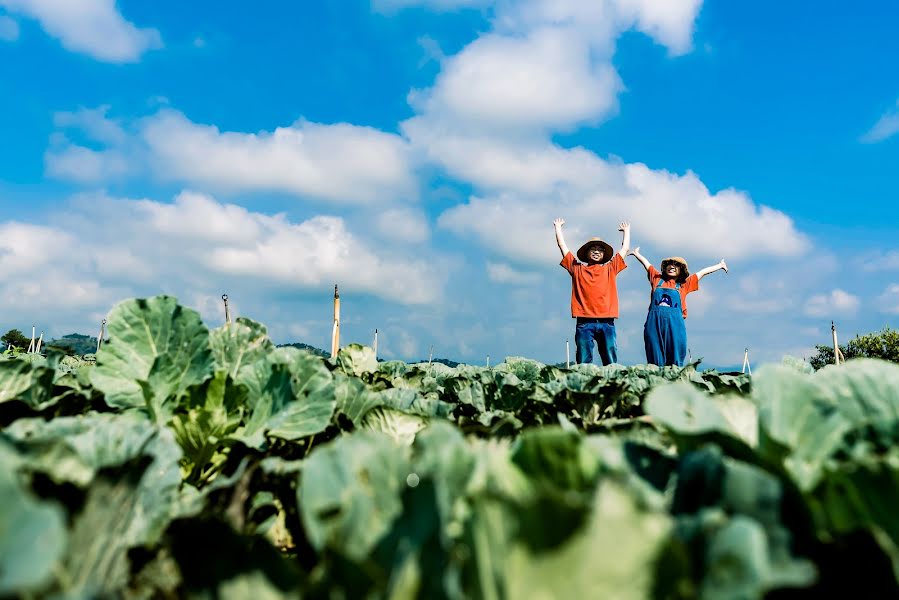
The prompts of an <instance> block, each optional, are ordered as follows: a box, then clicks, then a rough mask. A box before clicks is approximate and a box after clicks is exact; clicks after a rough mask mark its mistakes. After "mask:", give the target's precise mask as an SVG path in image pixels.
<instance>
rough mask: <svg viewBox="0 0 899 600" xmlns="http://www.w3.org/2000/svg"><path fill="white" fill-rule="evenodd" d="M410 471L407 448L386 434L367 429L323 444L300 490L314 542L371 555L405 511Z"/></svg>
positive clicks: (307, 468)
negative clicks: (401, 495) (402, 493)
mask: <svg viewBox="0 0 899 600" xmlns="http://www.w3.org/2000/svg"><path fill="white" fill-rule="evenodd" d="M410 474H411V471H410V465H409V458H408V456H407V452H406V450H405V449H404V448H402V447H401V446H398V445H396V444H395V443H394V442H393V440H391V439H390V438H389V437H387V436H385V435H383V434H378V433H375V432H368V431H361V432H357V433H354V434H353V435H351V436H348V437H343V438H339V439H338V440H336V441H334V442H332V443H329V444H328V445H326V446H322V447H319V448H317V449H316V451H315V452H313V453H312V455H311V456H310V457H309V459H307V461H306V465H305V467H304V469H303V474H302V477H301V480H300V486H299V489H298V492H297V494H298V500H299V507H300V515H301V517H302V519H303V526H304V528H305V530H306V533H307V534H308V537H309V541H310V542H311V543H312V545H313V547H314V548H315V549H316V550H319V551H322V550H324V549H325V548H326V547H328V548H331V549H332V550H335V551H338V552H339V553H341V554H342V555H344V556H347V557H349V558H351V559H354V560H357V561H361V560H363V559H365V558H366V557H367V556H368V555H369V553H370V552H371V551H372V549H373V548H374V546H375V544H377V543H378V541H379V540H380V539H381V538H383V537H384V536H385V535H386V534H387V532H388V531H389V530H390V528H391V527H392V525H393V522H394V520H395V519H396V518H397V517H398V516H399V514H400V512H401V510H402V502H401V499H400V494H401V492H402V490H403V488H404V487H405V486H406V485H407V478H408V477H409V476H410Z"/></svg>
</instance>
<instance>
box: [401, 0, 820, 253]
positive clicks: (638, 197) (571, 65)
mask: <svg viewBox="0 0 899 600" xmlns="http://www.w3.org/2000/svg"><path fill="white" fill-rule="evenodd" d="M701 4H702V3H701V1H699V0H683V1H672V2H655V1H652V0H602V1H597V2H583V1H581V0H524V1H522V2H515V3H512V2H497V3H496V4H495V15H494V19H493V21H492V24H493V29H492V30H491V31H489V32H487V33H485V34H483V35H481V36H480V37H479V38H478V39H476V40H475V41H473V42H471V43H470V44H469V45H467V46H466V47H464V48H463V49H462V50H461V51H460V52H459V53H458V54H456V55H454V56H451V57H448V58H446V59H445V60H444V61H443V64H442V70H441V72H440V74H439V75H438V76H437V78H436V81H435V83H434V85H433V86H432V87H430V88H429V89H426V90H422V91H414V92H412V93H411V94H410V103H411V104H412V106H413V107H414V108H415V109H416V111H417V112H418V114H417V115H416V116H415V117H412V118H410V119H408V120H406V121H405V122H403V123H402V124H401V130H402V132H403V133H404V135H405V136H406V137H407V138H408V139H409V140H410V142H411V144H412V146H413V147H414V148H415V149H416V151H418V153H419V154H420V155H422V156H423V157H426V159H427V160H429V161H431V162H433V163H436V164H438V165H440V166H441V167H443V169H445V171H446V172H447V173H448V174H450V175H451V176H453V177H455V178H458V179H461V180H463V181H465V182H468V183H471V184H473V185H474V187H475V193H474V195H473V197H472V198H471V199H470V201H469V202H468V203H467V204H461V205H457V206H455V207H452V208H450V209H448V210H446V211H445V212H444V213H443V214H442V215H441V217H440V219H439V221H438V223H439V225H440V226H442V227H444V228H446V229H448V230H450V231H453V232H455V233H457V234H460V235H465V236H468V237H470V238H474V239H476V240H477V241H479V242H480V243H481V244H482V245H483V246H485V247H486V248H488V249H489V250H490V251H492V252H494V253H495V254H496V255H497V256H498V257H502V258H504V259H508V260H513V261H515V262H522V261H524V262H525V263H529V264H534V265H536V264H547V261H549V260H550V258H551V256H552V255H553V254H554V252H555V250H554V245H553V244H552V239H551V229H550V228H549V227H548V224H549V223H551V222H552V219H553V218H554V217H556V216H560V215H561V216H564V217H565V218H567V219H568V221H569V223H570V232H569V233H570V237H571V238H572V239H571V240H570V244H569V245H574V244H575V240H580V239H584V238H586V237H590V236H593V235H597V233H598V231H597V228H599V229H601V230H602V229H604V231H603V235H606V236H609V235H611V237H614V238H618V234H617V232H615V231H614V224H615V223H617V222H618V221H619V220H621V219H625V218H627V219H630V220H631V221H633V222H634V226H635V232H636V235H637V236H638V237H637V240H638V243H646V244H649V245H651V246H654V247H656V248H664V249H667V248H671V251H677V252H683V253H691V254H696V255H699V256H700V257H711V256H717V257H718V258H720V257H721V255H725V256H726V257H728V258H740V257H746V256H795V255H798V254H801V253H802V252H803V251H805V250H806V249H807V247H808V246H809V243H808V241H807V239H806V238H805V236H803V235H802V234H801V233H799V232H798V231H797V230H796V228H795V226H794V224H793V222H792V220H791V219H790V218H789V217H788V216H787V215H785V214H784V213H782V212H780V211H777V210H775V209H772V208H769V207H767V206H763V205H757V204H756V203H754V202H753V201H752V200H751V199H750V198H749V196H748V195H747V194H745V193H742V192H738V191H735V190H729V189H725V190H721V191H718V192H715V193H712V192H711V191H710V190H709V189H708V188H707V187H706V186H705V185H704V184H703V183H702V181H701V180H700V179H699V177H697V176H696V175H695V174H694V173H692V172H689V171H688V172H687V173H685V174H673V173H669V172H667V171H660V170H653V169H651V168H649V167H648V166H646V165H644V164H640V163H633V164H622V163H621V162H619V161H615V160H606V159H603V158H600V157H599V156H597V155H596V154H595V153H594V152H592V151H590V150H587V149H585V148H580V147H577V148H563V147H560V146H558V145H557V144H555V143H553V142H552V141H551V138H550V135H551V133H553V132H555V131H565V130H570V129H573V128H575V127H577V126H579V125H582V124H584V123H596V122H598V121H600V120H601V119H603V118H605V117H607V116H609V115H610V114H612V113H614V112H615V111H616V110H617V97H618V93H619V92H620V91H621V89H623V84H622V82H621V81H620V79H619V77H618V74H617V72H616V71H615V69H614V67H613V65H612V63H611V60H612V57H613V55H614V52H615V43H616V39H617V37H618V36H619V35H620V34H621V33H622V32H624V31H626V30H628V29H631V28H636V29H638V30H640V31H643V32H644V33H646V34H647V35H649V36H651V37H652V38H653V39H655V40H656V41H657V42H659V43H660V44H663V45H665V46H666V47H667V48H668V49H669V51H670V53H672V54H678V53H682V52H686V51H687V50H689V49H690V45H691V38H692V32H693V27H694V22H695V19H696V16H697V14H698V12H699V8H700V6H701ZM499 224H501V226H499ZM608 230H611V231H608ZM614 244H615V245H617V239H616V240H615V242H614Z"/></svg>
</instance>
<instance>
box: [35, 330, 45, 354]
mask: <svg viewBox="0 0 899 600" xmlns="http://www.w3.org/2000/svg"><path fill="white" fill-rule="evenodd" d="M43 341H44V332H43V331H42V332H41V337H39V338H37V346H36V347H35V349H34V353H35V354H40V353H41V342H43Z"/></svg>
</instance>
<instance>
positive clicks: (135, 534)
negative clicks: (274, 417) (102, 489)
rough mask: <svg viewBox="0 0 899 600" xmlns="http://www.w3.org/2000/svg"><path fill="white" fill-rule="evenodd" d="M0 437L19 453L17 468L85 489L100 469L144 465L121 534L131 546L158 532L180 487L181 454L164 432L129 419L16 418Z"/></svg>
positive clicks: (119, 417) (142, 421)
mask: <svg viewBox="0 0 899 600" xmlns="http://www.w3.org/2000/svg"><path fill="white" fill-rule="evenodd" d="M5 434H6V435H7V436H8V438H9V439H10V440H12V441H13V442H14V443H15V444H16V445H17V446H19V447H20V448H21V449H22V450H23V457H24V458H23V468H25V469H28V470H29V471H35V472H42V473H46V474H47V475H48V476H49V477H50V478H51V479H53V480H54V481H57V482H60V483H62V482H68V483H73V484H75V485H78V486H80V487H85V488H86V487H89V486H90V484H91V482H92V481H93V480H94V479H95V477H96V476H97V474H98V473H99V472H100V471H101V470H103V469H108V468H114V467H121V466H122V465H126V464H129V463H132V462H134V461H135V460H139V459H146V460H148V461H150V462H149V465H150V466H149V467H147V468H146V470H145V471H144V470H142V469H139V470H138V471H139V473H140V474H142V475H141V477H140V478H139V483H138V484H137V485H136V488H135V496H134V502H135V504H134V510H133V511H132V512H131V513H130V517H129V521H128V527H127V530H126V531H124V532H121V534H122V537H123V539H124V540H125V541H126V542H128V543H131V544H139V543H148V542H152V541H154V540H156V539H158V537H159V535H161V534H162V531H163V529H164V528H165V526H166V525H167V522H168V519H169V513H170V509H171V507H172V505H173V503H174V502H176V500H177V498H178V495H179V488H180V485H181V475H180V471H179V467H178V461H179V460H180V458H181V450H180V449H179V447H178V445H177V443H176V442H175V439H174V435H173V433H172V431H171V430H170V429H168V428H165V427H158V426H155V425H153V424H152V423H150V422H148V421H147V420H146V419H141V418H139V417H137V416H133V415H110V414H102V415H88V416H81V417H58V418H56V419H53V420H52V421H43V420H42V419H21V420H19V421H16V422H15V423H13V424H12V425H11V426H10V427H8V428H7V429H6V430H5Z"/></svg>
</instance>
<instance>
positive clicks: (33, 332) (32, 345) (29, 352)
mask: <svg viewBox="0 0 899 600" xmlns="http://www.w3.org/2000/svg"><path fill="white" fill-rule="evenodd" d="M34 334H35V326H34V325H32V326H31V343H30V344H28V350H27V351H26V353H27V354H31V353H32V352H34Z"/></svg>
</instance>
